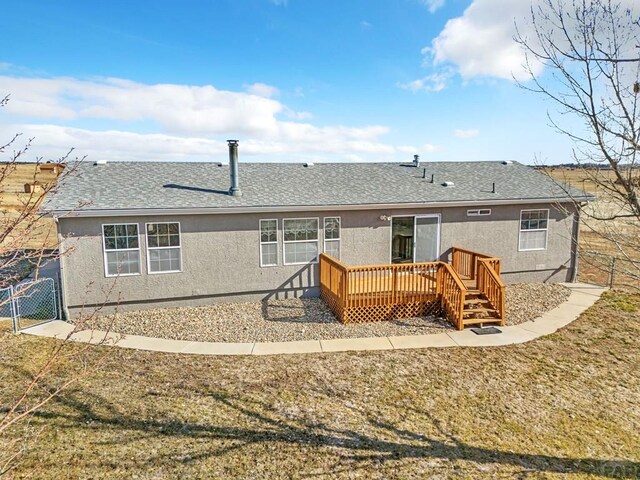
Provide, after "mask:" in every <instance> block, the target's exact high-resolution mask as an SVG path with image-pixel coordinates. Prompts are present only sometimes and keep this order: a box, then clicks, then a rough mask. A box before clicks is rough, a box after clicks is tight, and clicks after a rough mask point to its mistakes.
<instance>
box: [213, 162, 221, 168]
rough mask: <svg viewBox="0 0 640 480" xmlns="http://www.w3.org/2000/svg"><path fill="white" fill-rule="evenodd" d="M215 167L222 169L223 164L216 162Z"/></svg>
mask: <svg viewBox="0 0 640 480" xmlns="http://www.w3.org/2000/svg"><path fill="white" fill-rule="evenodd" d="M214 165H215V166H216V167H221V166H222V162H215V163H214Z"/></svg>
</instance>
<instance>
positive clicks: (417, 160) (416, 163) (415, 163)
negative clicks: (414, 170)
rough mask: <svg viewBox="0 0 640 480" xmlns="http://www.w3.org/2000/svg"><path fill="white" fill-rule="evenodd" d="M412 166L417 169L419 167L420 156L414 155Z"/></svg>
mask: <svg viewBox="0 0 640 480" xmlns="http://www.w3.org/2000/svg"><path fill="white" fill-rule="evenodd" d="M413 166H414V167H419V166H420V155H414V156H413Z"/></svg>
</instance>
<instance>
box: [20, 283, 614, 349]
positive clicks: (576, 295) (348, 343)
mask: <svg viewBox="0 0 640 480" xmlns="http://www.w3.org/2000/svg"><path fill="white" fill-rule="evenodd" d="M564 285H566V286H567V287H569V288H570V289H571V295H570V296H569V299H568V300H567V301H566V302H564V303H563V304H562V305H560V306H558V307H557V308H554V309H553V310H550V311H549V312H547V313H545V314H544V315H542V316H541V317H539V318H537V319H535V320H530V321H528V322H525V323H521V324H519V325H514V326H507V327H499V328H500V330H502V333H500V334H495V335H476V334H475V333H473V332H472V331H471V330H464V331H461V332H460V331H451V332H446V333H436V334H431V335H407V336H398V337H371V338H340V339H334V340H307V341H297V342H271V343H217V342H190V341H186V340H169V339H165V338H152V337H143V336H140V335H123V334H119V333H113V332H109V333H107V332H104V331H100V330H84V331H80V332H74V326H73V325H71V324H69V323H67V322H64V321H61V320H56V321H53V322H49V323H45V324H43V325H38V326H35V327H30V328H27V329H25V330H23V331H22V333H26V334H29V335H38V336H43V337H53V338H59V339H65V338H67V337H69V339H71V340H73V341H76V342H85V343H86V342H89V343H95V344H98V343H103V344H105V345H115V346H118V347H122V348H133V349H137V350H151V351H154V352H168V353H191V354H197V355H275V354H284V353H320V352H347V351H362V350H401V349H408V348H437V347H494V346H500V345H511V344H515V343H524V342H529V341H531V340H534V339H536V338H538V337H541V336H543V335H548V334H550V333H553V332H555V331H556V330H558V329H559V328H562V327H564V326H565V325H568V324H569V323H571V322H573V321H574V320H575V319H576V318H578V317H579V316H580V314H582V312H584V311H585V310H586V309H588V308H589V307H590V306H591V305H593V304H594V303H595V302H596V300H598V298H600V295H602V293H603V292H604V291H605V289H604V288H601V287H597V286H594V285H589V284H586V283H565V284H564Z"/></svg>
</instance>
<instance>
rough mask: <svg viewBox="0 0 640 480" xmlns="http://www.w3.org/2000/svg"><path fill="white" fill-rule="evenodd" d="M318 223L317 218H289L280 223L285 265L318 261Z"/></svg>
mask: <svg viewBox="0 0 640 480" xmlns="http://www.w3.org/2000/svg"><path fill="white" fill-rule="evenodd" d="M318 223H319V220H318V219H317V218H289V219H285V220H283V221H282V227H283V230H284V263H285V265H295V264H302V263H309V262H312V263H315V262H317V261H318V248H319V245H318Z"/></svg>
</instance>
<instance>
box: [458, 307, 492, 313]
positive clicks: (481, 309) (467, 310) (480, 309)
mask: <svg viewBox="0 0 640 480" xmlns="http://www.w3.org/2000/svg"><path fill="white" fill-rule="evenodd" d="M463 312H464V313H465V314H467V313H496V309H495V308H485V307H476V308H465V309H464V310H463Z"/></svg>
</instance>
